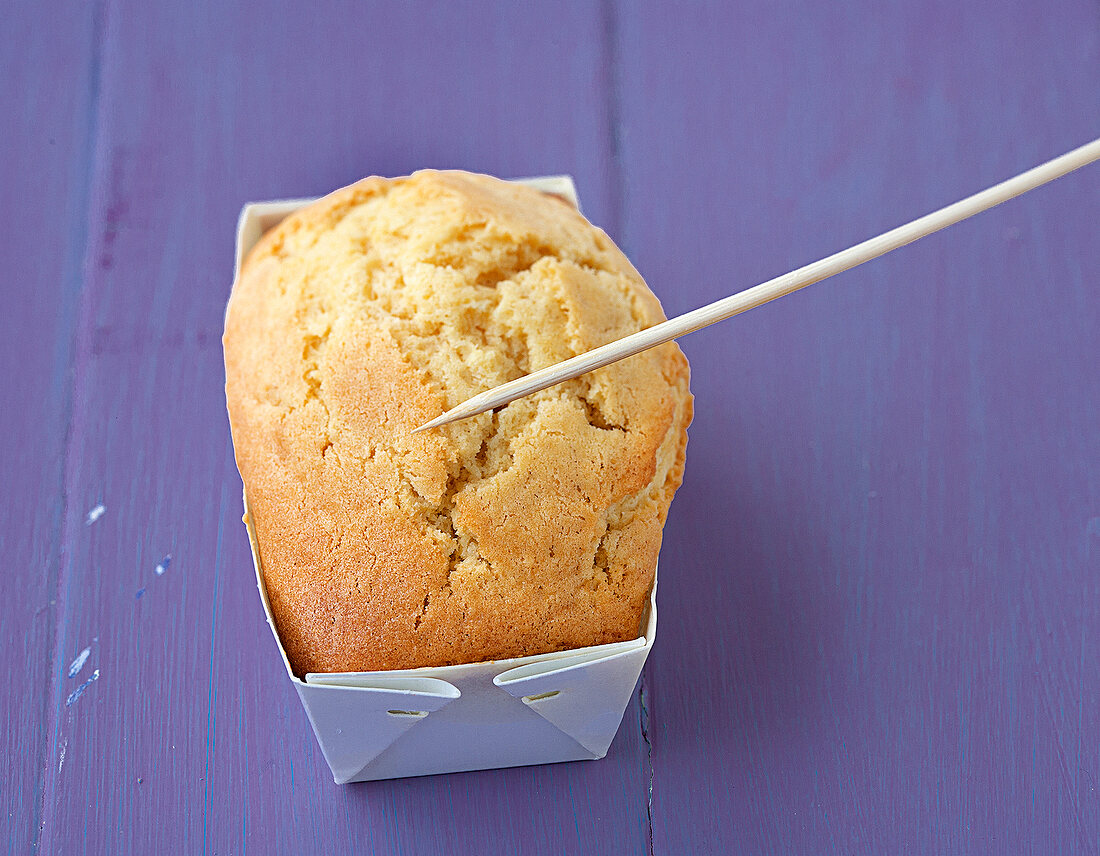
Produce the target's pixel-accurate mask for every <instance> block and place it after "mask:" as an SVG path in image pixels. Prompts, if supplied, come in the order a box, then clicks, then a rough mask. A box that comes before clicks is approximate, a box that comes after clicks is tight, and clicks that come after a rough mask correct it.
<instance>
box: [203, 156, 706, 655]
mask: <svg viewBox="0 0 1100 856" xmlns="http://www.w3.org/2000/svg"><path fill="white" fill-rule="evenodd" d="M663 318H664V316H663V313H662V311H661V306H660V304H659V303H658V301H657V299H656V298H655V297H654V296H653V294H652V293H651V292H650V291H649V289H648V288H647V287H646V285H645V283H644V282H643V281H642V278H641V277H640V276H639V275H638V273H637V271H635V270H634V268H633V267H632V266H631V264H630V262H629V261H627V259H626V257H625V256H624V255H623V254H622V253H621V252H620V251H619V250H618V248H616V247H615V245H614V244H613V243H612V242H611V240H610V239H609V238H608V237H607V236H606V235H605V234H604V233H603V232H602V231H600V230H599V229H596V228H595V227H593V226H592V225H590V224H589V223H588V222H587V221H586V220H585V219H584V218H583V217H582V216H581V215H580V214H579V213H578V212H577V211H576V210H575V209H573V207H572V206H570V205H569V204H567V203H566V202H563V201H562V200H561V199H558V198H556V197H553V196H549V195H547V194H544V193H541V192H539V191H537V190H534V189H531V188H528V187H524V186H519V185H515V184H510V183H506V182H503V181H500V180H498V179H494V178H489V177H487V176H481V175H473V174H469V173H463V172H432V171H426V172H419V173H416V174H415V175H413V176H411V177H409V178H404V179H394V180H387V179H381V178H368V179H365V180H364V181H361V182H359V183H357V184H354V185H352V186H350V187H347V188H345V189H343V190H340V191H337V192H336V193H333V194H331V195H329V196H327V197H325V198H323V199H321V200H320V201H318V202H316V203H314V204H312V205H310V206H308V207H307V208H304V209H302V210H301V211H299V212H297V213H296V214H294V215H292V216H291V217H289V218H288V219H286V220H285V221H284V222H283V223H282V224H280V225H279V226H278V227H277V228H275V229H273V230H272V231H270V232H269V233H268V234H267V235H265V236H264V238H263V239H262V240H261V241H260V242H259V244H257V245H256V247H255V248H254V249H253V250H252V252H251V253H250V254H249V256H248V258H247V260H246V262H245V264H244V267H243V269H242V271H241V275H240V277H239V278H238V281H237V282H236V284H235V286H234V289H233V294H232V297H231V299H230V301H229V308H228V312H227V316H226V329H225V339H224V345H225V366H226V379H227V382H226V396H227V399H228V404H229V416H230V422H231V425H232V431H233V444H234V448H235V451H236V457H237V464H238V467H239V468H240V471H241V476H242V478H243V480H244V484H245V493H246V497H247V503H248V508H249V514H250V515H251V522H252V525H253V527H254V533H255V536H256V542H257V544H258V550H259V556H260V566H261V571H262V574H263V579H264V583H265V586H266V589H267V593H268V597H269V599H270V602H271V609H272V613H273V615H274V617H275V622H276V628H277V630H278V633H279V637H280V639H281V640H282V643H283V646H284V648H285V650H286V653H287V655H288V657H289V658H290V663H291V666H292V667H293V669H294V671H295V672H296V673H297V674H299V675H302V674H305V673H307V672H326V671H327V672H332V671H373V670H383V669H405V668H414V667H420V666H439V665H448V664H454V663H473V662H481V661H484V660H494V659H502V658H507V657H517V656H524V655H528V654H536V653H542V652H546V651H554V650H567V649H571V648H578V647H584V646H587V645H597V644H602V643H606V642H613V641H621V640H625V639H631V638H635V637H637V636H638V635H639V634H640V627H639V624H640V619H641V617H642V615H643V613H644V611H645V608H646V604H647V601H648V595H649V591H650V587H651V586H652V583H653V575H654V569H655V565H656V561H657V553H658V549H659V547H660V543H661V528H662V526H663V524H664V521H665V516H666V514H667V512H668V507H669V503H670V502H671V501H672V495H673V493H674V491H675V490H676V488H677V487H678V486H679V484H680V480H681V477H682V474H683V467H684V448H685V445H686V442H687V434H686V428H687V425H688V423H689V422H690V420H691V408H692V399H691V395H690V393H689V392H688V366H687V361H686V360H685V359H684V357H683V355H682V354H681V352H680V350H679V348H677V347H676V345H674V344H667V345H663V346H661V347H659V348H656V349H653V350H650V351H647V352H645V353H642V354H639V355H637V356H634V357H632V358H630V359H628V360H625V361H623V362H620V363H616V364H613V365H611V366H608V367H606V368H603V369H600V370H599V371H596V372H593V373H591V374H588V375H585V376H583V377H581V378H578V379H576V380H573V381H570V382H567V383H565V384H561V385H559V386H556V387H552V388H550V389H547V390H544V391H543V392H540V393H537V394H535V395H532V396H529V397H527V398H524V399H521V400H519V401H515V402H513V403H511V404H509V405H508V406H506V407H504V408H502V409H500V410H499V411H497V412H495V413H485V414H483V415H481V416H478V417H475V418H471V419H466V420H463V421H460V422H457V423H453V424H451V425H448V426H445V427H443V428H439V429H435V430H432V431H427V432H424V433H421V434H412V433H411V431H412V430H413V429H414V428H416V427H417V426H419V425H421V424H423V423H424V422H425V421H427V420H429V419H431V418H432V417H435V416H438V415H439V414H440V413H442V412H443V411H444V410H447V409H449V408H451V407H453V406H454V405H456V404H458V403H460V402H462V401H464V400H465V399H467V398H469V397H470V396H472V395H474V394H475V393H477V392H481V391H482V390H485V389H488V388H490V387H492V386H495V385H497V384H500V383H503V382H504V381H507V380H512V379H514V378H517V377H520V376H521V375H524V374H526V373H528V372H530V371H534V370H536V369H539V368H542V367H544V366H548V365H551V364H553V363H556V362H559V361H561V360H563V359H566V358H568V357H571V356H574V355H575V354H579V353H582V352H584V351H587V350H590V349H592V348H594V347H596V346H597V345H601V344H604V343H606V342H609V341H612V340H614V339H617V338H619V337H621V336H624V335H626V334H628V333H632V332H634V331H636V330H639V329H642V328H644V327H648V326H651V325H653V324H655V323H657V322H659V321H661V320H663Z"/></svg>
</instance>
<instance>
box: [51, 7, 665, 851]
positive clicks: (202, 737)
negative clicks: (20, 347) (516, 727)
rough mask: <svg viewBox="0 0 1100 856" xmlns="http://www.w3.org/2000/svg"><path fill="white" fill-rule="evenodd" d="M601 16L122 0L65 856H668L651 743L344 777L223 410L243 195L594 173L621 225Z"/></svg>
mask: <svg viewBox="0 0 1100 856" xmlns="http://www.w3.org/2000/svg"><path fill="white" fill-rule="evenodd" d="M593 8H594V7H590V6H578V7H576V10H575V11H574V12H571V13H569V14H566V15H564V16H557V18H556V20H555V24H554V28H553V31H552V32H547V31H546V29H545V27H544V25H543V22H542V21H541V20H540V19H539V18H538V17H537V16H531V15H517V14H514V13H512V12H510V11H509V9H508V8H507V7H504V6H499V7H490V6H485V7H482V8H480V9H476V10H474V11H473V13H472V14H471V13H470V12H459V11H457V10H451V9H450V8H449V7H446V6H440V7H438V8H437V9H434V10H430V11H431V12H432V14H431V15H429V16H427V17H426V16H425V14H424V12H423V10H419V11H409V12H406V11H404V10H402V9H401V8H399V7H398V6H396V5H394V6H378V7H376V8H375V9H374V10H372V11H368V12H367V13H363V12H361V11H359V9H360V7H357V6H350V5H349V6H348V7H346V8H343V9H336V8H334V9H332V10H330V13H328V14H324V15H318V14H316V10H314V9H307V8H304V7H303V9H302V10H300V11H298V12H297V13H295V12H293V11H291V10H288V9H287V8H286V7H285V6H283V5H279V6H277V7H276V6H272V7H271V9H269V10H267V11H265V10H262V9H257V8H256V7H255V6H248V7H241V8H237V9H226V8H225V7H223V6H219V7H218V9H217V11H216V12H215V11H214V10H213V9H208V10H203V9H191V8H189V7H186V6H184V7H181V8H179V9H176V10H174V11H166V10H165V9H155V8H152V7H150V6H147V5H145V4H137V3H134V4H113V3H112V4H110V5H109V6H108V8H107V9H106V15H105V23H104V39H103V44H102V54H103V72H102V83H101V91H100V96H99V99H100V106H99V110H100V113H101V122H100V129H99V132H98V138H97V146H96V151H95V158H94V164H92V165H91V166H90V169H91V186H92V196H91V206H90V210H91V216H90V222H89V226H88V229H89V235H90V239H89V250H88V264H87V278H86V280H85V282H84V289H83V295H82V303H81V306H82V311H81V316H80V323H79V333H78V344H77V352H76V372H75V378H74V384H75V408H74V416H73V427H72V435H71V439H70V452H69V457H70V460H71V461H72V465H71V467H70V468H69V470H68V473H67V482H66V490H67V493H68V495H69V496H70V497H71V504H70V508H69V510H68V512H67V514H66V519H65V527H64V544H65V550H66V556H67V561H66V564H65V567H64V570H63V575H62V579H61V596H60V597H59V614H60V617H59V628H60V629H59V634H58V640H57V643H56V647H57V649H58V650H59V651H65V652H68V651H77V650H80V647H81V646H82V645H84V644H86V643H87V642H88V641H89V640H96V641H95V642H94V644H93V645H92V653H91V656H90V659H89V662H88V665H87V666H86V668H85V671H84V672H83V673H82V674H81V675H80V676H78V678H75V679H72V680H70V679H68V678H67V677H64V676H58V677H57V679H56V680H55V683H54V687H53V688H52V690H51V695H50V699H49V703H50V707H51V708H52V710H53V711H54V712H53V715H52V717H51V721H50V728H51V731H52V735H51V741H50V743H49V751H50V756H49V761H48V767H47V771H48V773H49V775H48V777H47V782H46V804H47V805H48V806H49V816H48V819H47V823H46V825H45V827H44V829H43V831H42V835H41V844H40V849H41V851H42V852H48V853H54V852H82V851H83V852H135V853H137V852H172V851H178V852H185V853H197V852H211V853H214V852H217V853H226V852H233V853H240V852H246V851H250V852H257V853H270V852H287V853H302V852H318V851H320V850H326V851H328V850H333V851H337V852H342V851H345V850H347V849H348V848H349V846H351V843H352V842H355V843H356V844H358V845H360V846H361V847H362V848H363V849H367V850H369V851H374V852H426V851H431V850H432V849H435V848H441V847H442V848H445V849H450V848H451V847H458V848H460V849H463V850H467V851H469V852H486V847H487V846H488V843H490V842H493V843H492V847H493V848H494V849H495V848H497V847H499V848H500V851H501V852H515V851H517V850H524V851H530V850H533V851H534V852H546V853H557V852H570V851H574V852H582V851H587V850H591V849H593V848H595V847H596V846H597V844H598V842H599V841H601V840H604V839H605V838H606V837H607V836H610V837H611V838H612V839H614V840H616V841H618V842H620V843H621V844H622V846H623V847H624V848H625V849H627V850H630V851H633V852H638V851H640V850H643V849H644V848H645V846H646V845H645V840H646V825H645V793H646V791H645V788H646V784H645V783H646V781H647V773H646V771H645V769H644V764H645V757H646V756H645V750H644V746H643V744H642V741H641V738H640V734H639V732H638V729H637V728H636V727H635V728H633V729H631V728H627V729H625V730H624V733H623V735H622V736H621V738H620V739H619V740H618V741H617V742H616V744H615V746H614V748H613V750H612V753H611V755H610V756H609V758H608V759H607V760H606V761H605V762H603V763H601V764H589V765H584V764H574V765H568V766H563V767H547V768H534V769H525V770H513V771H504V772H499V773H484V774H480V773H479V774H470V775H465V776H451V777H440V778H433V779H424V780H417V781H408V782H388V783H380V784H376V785H370V786H363V787H348V788H341V787H337V786H335V785H333V784H332V782H331V774H330V773H329V771H328V768H327V767H326V765H325V764H324V761H323V759H322V758H321V756H320V753H319V752H318V750H317V748H316V746H315V743H314V740H313V736H312V734H311V732H310V729H309V727H308V723H307V721H306V719H305V716H304V713H303V711H302V710H301V707H300V705H299V702H298V700H297V697H296V696H295V694H294V692H293V690H292V688H291V686H290V684H289V682H287V680H286V678H285V675H284V674H283V673H282V669H281V665H280V663H279V660H278V658H277V654H276V651H275V649H274V646H273V645H272V643H271V639H270V636H269V632H268V630H267V627H266V626H265V624H264V621H263V616H262V612H261V610H260V608H259V603H258V598H257V595H256V590H255V583H254V577H253V573H252V570H251V561H250V556H249V553H248V547H247V541H246V538H245V533H244V529H243V527H242V526H241V524H240V514H241V505H240V481H239V477H238V476H237V473H236V470H235V468H234V466H233V460H232V456H231V450H230V447H229V441H228V430H227V429H228V426H227V423H226V419H225V413H224V400H223V395H222V384H223V373H222V368H221V349H220V341H219V340H220V332H221V323H222V314H223V309H224V302H225V299H226V297H227V295H228V289H229V284H230V276H231V262H232V257H233V233H234V223H235V219H236V215H237V213H238V211H239V209H240V206H241V204H242V203H243V202H245V201H246V200H250V199H265V198H272V197H280V196H295V195H309V194H317V193H321V192H324V191H327V190H329V189H331V188H333V187H336V186H339V185H342V184H344V183H347V182H349V181H351V180H353V179H355V178H358V177H360V176H361V175H363V174H365V173H368V172H372V171H376V172H380V173H383V174H401V173H406V172H408V171H410V170H412V169H414V168H416V167H419V166H424V165H429V164H430V165H438V166H449V165H455V164H461V165H465V166H468V167H472V168H475V169H481V170H487V171H492V172H495V173H498V174H502V175H506V176H507V175H517V174H518V175H525V174H539V173H555V172H572V173H574V174H577V175H578V180H579V182H580V184H581V185H582V186H583V187H584V188H585V202H586V204H587V205H588V206H589V208H590V210H592V211H593V212H594V214H595V215H596V216H599V213H600V210H601V208H602V209H604V210H606V207H607V206H606V198H607V194H608V190H607V186H608V180H609V179H608V175H609V173H608V168H609V148H608V147H607V145H606V144H604V143H602V142H601V141H603V140H606V139H607V136H608V134H607V128H606V117H605V114H604V110H603V103H604V102H605V101H606V87H604V88H601V83H600V81H601V80H602V79H604V70H603V69H604V62H605V58H604V56H603V53H602V50H603V48H602V45H603V43H602V41H601V36H602V31H601V30H600V27H599V21H598V18H595V17H594V16H593V14H592V12H593ZM475 35H476V36H477V39H476V45H475V40H474V38H473V36H475ZM486 39H487V41H486ZM101 500H102V502H103V503H104V504H105V505H106V508H107V511H106V513H105V514H104V515H103V516H102V517H101V518H100V519H99V520H97V521H96V522H95V523H94V524H93V525H91V526H86V525H85V517H84V515H85V513H86V511H87V509H88V508H91V507H92V506H94V505H95V504H96V503H97V502H99V501H101ZM167 555H171V557H172V559H171V563H170V565H169V567H168V570H167V572H166V573H164V574H163V575H160V576H158V575H157V574H156V573H155V570H154V569H155V567H156V565H157V564H158V562H160V561H161V559H162V558H163V557H165V556H167ZM93 668H98V669H99V670H100V678H99V680H98V681H96V682H95V683H94V684H93V685H91V686H89V687H88V689H87V690H86V691H85V693H84V694H83V695H82V696H81V697H80V698H79V699H78V700H76V701H75V702H74V703H73V704H72V705H71V706H66V704H65V701H66V699H67V698H68V693H70V692H71V690H72V688H73V686H74V685H76V683H77V681H79V680H80V679H81V678H84V677H85V676H86V675H88V674H90V670H91V669H93ZM628 717H630V718H631V719H632V721H633V722H635V723H636V722H637V720H638V711H637V708H636V707H635V708H634V709H633V710H632V711H631V712H630V713H628ZM62 751H64V753H65V754H64V759H62V756H61V753H62Z"/></svg>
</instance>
